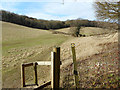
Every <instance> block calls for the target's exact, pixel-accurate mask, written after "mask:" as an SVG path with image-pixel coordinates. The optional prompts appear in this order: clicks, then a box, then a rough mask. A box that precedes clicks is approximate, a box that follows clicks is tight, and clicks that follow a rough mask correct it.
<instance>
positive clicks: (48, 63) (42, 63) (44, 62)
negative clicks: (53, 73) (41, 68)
mask: <svg viewBox="0 0 120 90" xmlns="http://www.w3.org/2000/svg"><path fill="white" fill-rule="evenodd" d="M37 64H38V65H51V61H38V62H37Z"/></svg>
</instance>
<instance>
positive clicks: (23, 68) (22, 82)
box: [21, 64, 25, 87]
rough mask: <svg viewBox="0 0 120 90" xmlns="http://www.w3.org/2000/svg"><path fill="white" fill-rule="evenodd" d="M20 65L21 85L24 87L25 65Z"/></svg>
mask: <svg viewBox="0 0 120 90" xmlns="http://www.w3.org/2000/svg"><path fill="white" fill-rule="evenodd" d="M21 66H22V67H21V86H22V87H25V67H24V65H23V64H22V65H21Z"/></svg>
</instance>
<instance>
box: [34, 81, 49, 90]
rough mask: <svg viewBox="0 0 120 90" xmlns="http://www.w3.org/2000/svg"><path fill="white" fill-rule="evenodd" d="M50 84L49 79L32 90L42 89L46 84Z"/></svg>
mask: <svg viewBox="0 0 120 90" xmlns="http://www.w3.org/2000/svg"><path fill="white" fill-rule="evenodd" d="M50 84H51V81H48V82H46V83H44V84H42V85H40V86H39V87H37V88H35V89H34V90H40V89H43V88H45V87H46V86H48V85H50Z"/></svg>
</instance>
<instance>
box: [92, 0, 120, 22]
mask: <svg viewBox="0 0 120 90" xmlns="http://www.w3.org/2000/svg"><path fill="white" fill-rule="evenodd" d="M93 5H94V8H95V12H96V17H97V19H98V20H104V21H110V22H118V18H119V15H120V10H119V9H120V1H119V2H111V1H110V0H104V1H101V0H97V2H95V3H94V4H93Z"/></svg>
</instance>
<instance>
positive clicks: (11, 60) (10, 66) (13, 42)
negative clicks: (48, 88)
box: [2, 22, 71, 88]
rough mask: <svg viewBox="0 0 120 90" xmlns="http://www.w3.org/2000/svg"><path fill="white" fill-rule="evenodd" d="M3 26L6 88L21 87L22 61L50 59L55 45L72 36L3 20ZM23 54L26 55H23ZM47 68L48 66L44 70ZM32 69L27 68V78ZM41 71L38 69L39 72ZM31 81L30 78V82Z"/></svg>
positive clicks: (4, 81)
mask: <svg viewBox="0 0 120 90" xmlns="http://www.w3.org/2000/svg"><path fill="white" fill-rule="evenodd" d="M2 27H3V28H2V50H3V59H2V60H3V62H2V63H3V66H2V68H3V70H2V73H3V77H2V79H3V87H5V88H15V87H20V83H21V79H20V78H21V76H20V75H21V74H20V72H21V63H26V62H35V61H39V60H50V52H51V51H52V48H53V46H59V45H61V44H62V43H63V42H65V41H66V40H68V39H70V38H71V37H68V36H64V35H54V34H52V33H51V32H49V31H47V30H41V29H33V28H28V27H24V26H20V25H16V24H11V23H7V22H2ZM38 52H40V53H38ZM25 53H32V55H28V56H27V55H26V54H25ZM24 54H25V55H24ZM23 55H24V57H22V56H23ZM46 69H48V68H47V67H46V68H44V69H43V70H46ZM30 70H32V69H30ZM30 70H27V73H28V76H26V78H28V77H29V74H30V73H31V71H30ZM39 70H40V69H39ZM46 71H47V70H46ZM40 72H41V71H38V73H40ZM47 72H48V71H47ZM40 76H44V75H43V74H41V75H40ZM28 80H29V78H28ZM31 81H32V80H29V82H31Z"/></svg>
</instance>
